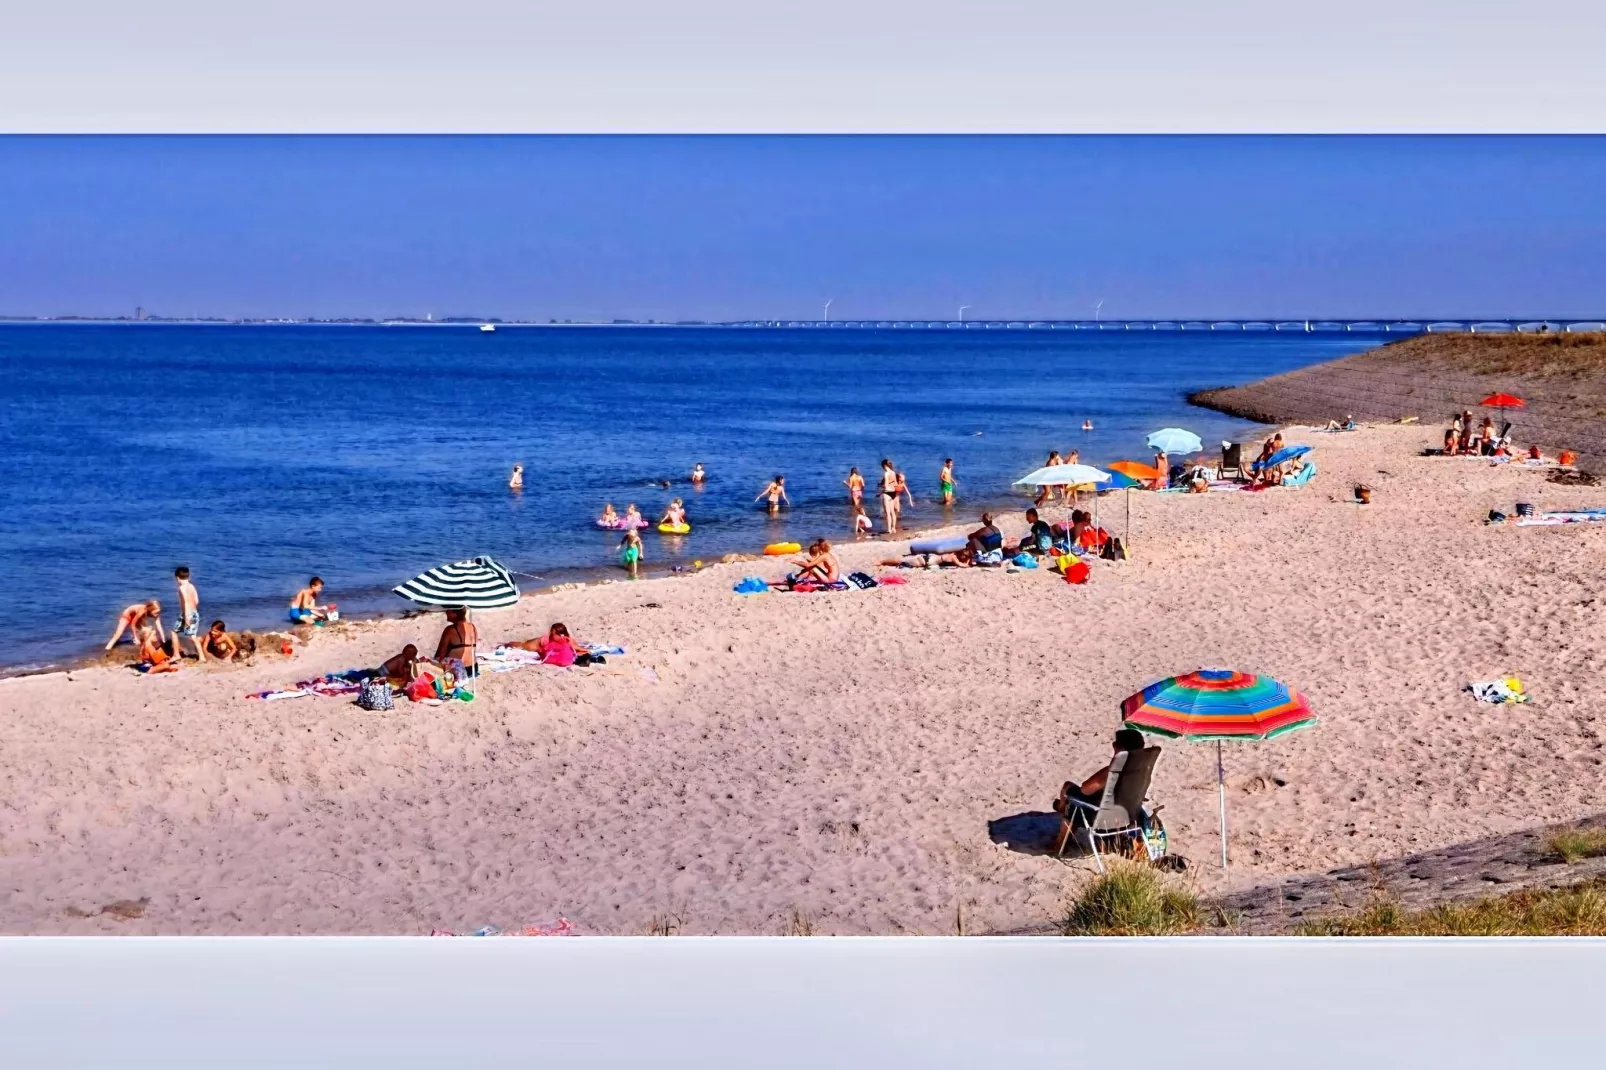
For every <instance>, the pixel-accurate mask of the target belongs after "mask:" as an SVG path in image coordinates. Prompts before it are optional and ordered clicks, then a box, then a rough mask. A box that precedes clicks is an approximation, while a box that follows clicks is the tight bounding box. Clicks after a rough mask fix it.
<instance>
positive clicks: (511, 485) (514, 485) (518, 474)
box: [507, 464, 524, 490]
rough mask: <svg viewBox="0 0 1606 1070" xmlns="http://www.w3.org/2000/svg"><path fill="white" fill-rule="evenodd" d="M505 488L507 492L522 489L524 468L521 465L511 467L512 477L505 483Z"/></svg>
mask: <svg viewBox="0 0 1606 1070" xmlns="http://www.w3.org/2000/svg"><path fill="white" fill-rule="evenodd" d="M507 488H508V490H523V489H524V466H523V465H522V464H516V465H514V466H513V475H512V477H511V478H509V479H508V481H507Z"/></svg>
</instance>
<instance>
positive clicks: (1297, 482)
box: [1282, 461, 1316, 487]
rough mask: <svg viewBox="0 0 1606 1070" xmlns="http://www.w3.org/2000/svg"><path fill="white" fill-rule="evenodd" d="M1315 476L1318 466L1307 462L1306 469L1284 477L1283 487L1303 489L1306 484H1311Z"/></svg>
mask: <svg viewBox="0 0 1606 1070" xmlns="http://www.w3.org/2000/svg"><path fill="white" fill-rule="evenodd" d="M1315 475H1316V465H1315V464H1313V463H1311V462H1309V461H1307V462H1305V467H1303V468H1301V469H1300V470H1299V471H1297V472H1295V473H1294V474H1293V475H1291V476H1284V477H1283V483H1282V485H1283V486H1285V487H1303V486H1304V485H1305V484H1306V483H1309V482H1310V481H1311V478H1312V477H1313V476H1315Z"/></svg>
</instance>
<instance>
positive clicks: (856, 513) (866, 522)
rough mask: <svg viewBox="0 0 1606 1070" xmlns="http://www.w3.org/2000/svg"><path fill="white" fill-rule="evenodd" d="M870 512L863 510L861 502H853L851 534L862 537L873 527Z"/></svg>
mask: <svg viewBox="0 0 1606 1070" xmlns="http://www.w3.org/2000/svg"><path fill="white" fill-rule="evenodd" d="M874 526H875V525H874V524H873V523H872V522H871V520H870V514H869V513H867V512H865V511H864V503H863V502H854V503H853V534H854V536H855V537H856V538H860V539H862V538H864V537H865V536H867V535H869V534H870V532H871V530H872V529H873V528H874Z"/></svg>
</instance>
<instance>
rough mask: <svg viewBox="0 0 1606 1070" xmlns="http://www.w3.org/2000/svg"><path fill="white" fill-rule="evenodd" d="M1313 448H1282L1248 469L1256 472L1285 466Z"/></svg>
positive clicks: (1313, 447)
mask: <svg viewBox="0 0 1606 1070" xmlns="http://www.w3.org/2000/svg"><path fill="white" fill-rule="evenodd" d="M1315 448H1316V447H1315V446H1284V447H1283V448H1282V449H1280V450H1278V451H1277V452H1276V453H1274V454H1272V455H1271V456H1270V457H1267V458H1266V459H1265V461H1256V462H1254V463H1253V464H1251V465H1250V467H1251V468H1253V469H1255V470H1256V471H1257V472H1258V471H1259V470H1260V469H1262V468H1276V467H1277V466H1278V465H1280V464H1286V463H1288V462H1289V461H1291V460H1293V459H1294V458H1296V457H1303V456H1305V454H1307V453H1309V452H1310V451H1311V450H1313V449H1315Z"/></svg>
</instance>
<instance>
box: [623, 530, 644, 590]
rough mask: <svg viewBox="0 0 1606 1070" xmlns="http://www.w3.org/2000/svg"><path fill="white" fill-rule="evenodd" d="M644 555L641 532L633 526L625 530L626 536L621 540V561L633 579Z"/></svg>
mask: <svg viewBox="0 0 1606 1070" xmlns="http://www.w3.org/2000/svg"><path fill="white" fill-rule="evenodd" d="M644 556H645V554H644V553H643V548H642V545H641V532H639V531H637V530H636V529H635V528H631V529H630V530H629V531H627V532H625V537H624V538H623V539H621V540H620V541H619V562H620V563H621V564H622V565H624V567H625V571H627V572H629V573H630V578H631V579H635V578H636V569H637V566H639V565H640V564H641V559H642V558H643V557H644Z"/></svg>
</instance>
